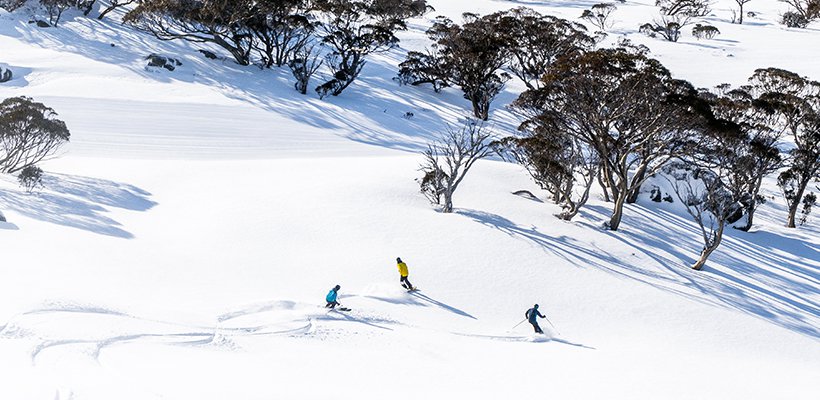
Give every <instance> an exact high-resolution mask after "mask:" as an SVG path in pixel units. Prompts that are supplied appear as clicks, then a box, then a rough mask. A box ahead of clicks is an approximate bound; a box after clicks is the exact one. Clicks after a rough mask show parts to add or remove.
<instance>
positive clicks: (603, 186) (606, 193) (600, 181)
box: [598, 169, 611, 203]
mask: <svg viewBox="0 0 820 400" xmlns="http://www.w3.org/2000/svg"><path fill="white" fill-rule="evenodd" d="M603 173H604V172H603V169H602V170H600V171H598V184H599V185H601V189H602V190H603V191H604V201H606V202H607V203H609V202H610V201H611V200H610V199H609V190H608V189H607V185H606V182H604V176H603Z"/></svg>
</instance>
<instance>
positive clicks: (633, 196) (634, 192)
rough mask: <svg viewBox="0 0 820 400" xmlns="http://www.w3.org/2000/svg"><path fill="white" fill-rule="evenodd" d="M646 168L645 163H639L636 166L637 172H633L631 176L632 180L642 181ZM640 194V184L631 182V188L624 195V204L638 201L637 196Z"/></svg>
mask: <svg viewBox="0 0 820 400" xmlns="http://www.w3.org/2000/svg"><path fill="white" fill-rule="evenodd" d="M647 168H648V166H647V165H645V164H641V166H640V167H639V168H638V172H636V173H635V176H634V177H632V182H633V183H635V182H642V181H643V180H644V178H645V177H646V169H647ZM640 194H641V185H640V184H633V186H632V188H631V189H629V194H628V195H627V196H626V204H633V203H635V202H636V201H638V196H639V195H640Z"/></svg>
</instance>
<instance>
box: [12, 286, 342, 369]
mask: <svg viewBox="0 0 820 400" xmlns="http://www.w3.org/2000/svg"><path fill="white" fill-rule="evenodd" d="M296 306H299V307H300V309H301V310H302V311H300V312H298V313H296V314H295V318H294V317H293V316H290V315H286V318H284V319H282V318H281V317H282V316H281V315H278V316H279V317H280V318H279V319H280V321H278V322H276V323H268V324H254V325H239V326H225V325H226V324H228V323H229V322H231V321H232V320H234V319H237V318H240V317H248V316H251V315H253V314H256V313H262V312H272V313H273V315H274V316H277V314H281V313H282V312H288V311H292V310H293V309H294V307H296ZM311 311H313V312H311ZM322 312H323V311H319V312H317V311H316V308H315V306H310V305H304V304H302V305H298V304H296V303H294V302H289V301H278V302H272V303H270V304H267V305H264V306H257V307H253V308H249V309H244V310H241V311H235V312H231V313H227V314H223V315H221V316H219V317H217V318H216V323H215V324H214V325H213V326H202V325H186V324H180V323H176V322H170V321H164V320H157V319H150V318H142V317H138V316H134V315H130V314H127V313H123V312H120V311H116V310H110V309H106V308H103V307H96V306H82V305H76V304H66V305H62V306H61V305H59V304H54V305H49V306H47V307H43V308H38V309H34V310H30V311H27V312H23V313H20V314H18V315H16V316H14V317H12V318H11V320H9V321H8V322H7V323H6V324H5V325H2V326H0V337H2V338H5V339H32V340H34V341H35V342H37V344H36V345H35V346H34V348H33V350H32V351H31V354H30V355H31V360H32V363H33V364H37V360H38V357H41V356H42V354H43V353H44V352H45V351H46V350H50V349H55V348H59V347H67V346H79V347H81V348H91V350H90V351H87V352H84V353H86V354H87V355H89V356H90V357H91V358H92V359H94V360H95V361H97V362H99V358H100V353H101V352H102V351H103V350H104V349H106V348H108V347H111V346H114V345H123V344H128V343H135V342H140V341H141V342H152V343H158V344H171V345H185V346H202V345H214V346H221V347H230V346H226V343H231V342H232V341H233V340H234V339H235V338H239V337H250V336H274V335H284V336H294V335H304V334H308V333H310V332H312V331H314V329H315V326H314V325H315V322H314V321H315V320H316V319H322V320H325V321H328V320H333V318H321V317H320V316H319V315H320V314H321V313H322ZM294 324H296V325H295V326H293V325H294ZM122 326H124V327H122ZM67 329H70V330H73V331H77V330H79V332H77V333H75V334H74V335H70V334H65V333H63V332H65V331H66V330H67ZM114 330H121V331H123V332H119V333H118V334H112V333H111V332H107V331H114Z"/></svg>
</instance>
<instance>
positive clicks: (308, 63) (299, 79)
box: [288, 46, 322, 94]
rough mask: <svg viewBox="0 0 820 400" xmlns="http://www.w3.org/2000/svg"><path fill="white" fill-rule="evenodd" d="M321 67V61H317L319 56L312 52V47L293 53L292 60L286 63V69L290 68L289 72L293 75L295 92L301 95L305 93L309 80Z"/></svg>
mask: <svg viewBox="0 0 820 400" xmlns="http://www.w3.org/2000/svg"><path fill="white" fill-rule="evenodd" d="M321 66H322V60H320V59H319V55H318V54H317V53H316V52H315V51H314V48H313V47H312V46H310V47H307V46H305V47H302V48H301V49H300V50H298V51H297V52H296V53H294V56H293V58H292V59H291V60H290V61H289V62H288V67H290V72H291V73H292V74H293V77H294V78H296V83H294V84H293V87H294V88H295V89H296V91H297V92H299V93H301V94H306V93H307V88H308V83H309V82H310V78H311V77H312V76H313V74H315V73H316V71H317V70H318V69H319V67H321Z"/></svg>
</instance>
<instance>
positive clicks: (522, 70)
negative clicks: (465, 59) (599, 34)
mask: <svg viewBox="0 0 820 400" xmlns="http://www.w3.org/2000/svg"><path fill="white" fill-rule="evenodd" d="M497 18H498V23H499V27H498V29H496V30H497V31H498V33H499V34H501V35H503V36H504V38H505V39H506V41H507V47H508V49H507V50H508V52H509V63H508V68H509V70H510V71H511V72H512V73H513V75H515V76H517V77H518V78H519V79H521V81H522V82H524V84H526V85H527V88H529V89H531V90H532V89H537V87H538V86H539V85H540V80H541V77H543V76H544V75H545V74H546V73H547V71H548V70H549V67H550V65H552V63H553V62H555V60H557V59H558V58H559V57H562V56H566V55H570V54H576V53H580V52H584V51H589V50H591V49H592V48H593V47H594V46H595V39H593V38H592V37H590V36H589V35H587V30H586V28H585V27H584V26H583V25H581V24H578V23H575V22H570V21H567V20H564V19H560V18H556V17H553V16H549V15H541V14H539V13H537V12H535V11H533V10H531V9H529V8H515V9H512V10H508V11H504V12H501V13H498V14H497Z"/></svg>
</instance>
